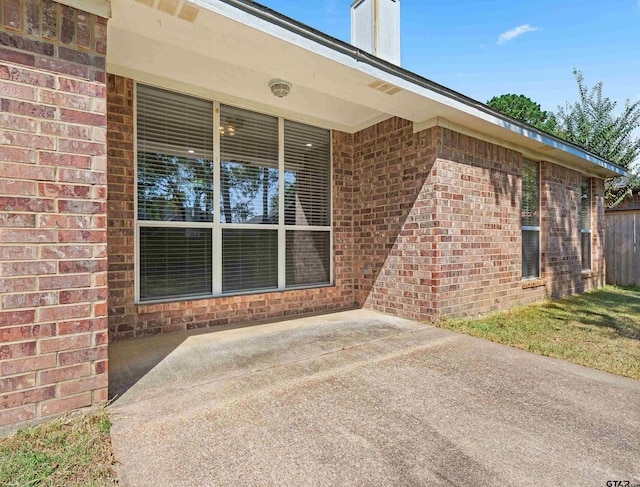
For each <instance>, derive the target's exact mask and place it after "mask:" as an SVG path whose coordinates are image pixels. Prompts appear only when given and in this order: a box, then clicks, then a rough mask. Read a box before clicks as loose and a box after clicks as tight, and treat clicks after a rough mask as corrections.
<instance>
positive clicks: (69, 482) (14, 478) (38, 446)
mask: <svg viewBox="0 0 640 487" xmlns="http://www.w3.org/2000/svg"><path fill="white" fill-rule="evenodd" d="M110 428H111V422H110V421H109V417H108V415H107V413H106V412H104V411H103V412H99V413H97V414H93V415H89V416H73V417H69V418H60V419H57V420H54V421H52V422H50V423H45V424H42V425H39V426H36V427H28V428H23V429H21V430H20V431H18V433H16V435H15V436H11V437H9V438H0V485H2V486H25V487H26V486H29V487H31V486H52V487H57V486H60V487H62V486H65V487H66V486H93V487H98V486H106V485H116V484H117V483H118V481H117V477H116V471H115V460H114V457H113V453H112V450H111V440H110V438H109V431H110Z"/></svg>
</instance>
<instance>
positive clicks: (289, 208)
mask: <svg viewBox="0 0 640 487" xmlns="http://www.w3.org/2000/svg"><path fill="white" fill-rule="evenodd" d="M330 152H331V143H330V135H329V131H328V130H324V129H320V128H316V127H311V126H309V125H304V124H301V123H298V122H291V121H289V120H286V121H285V124H284V170H285V175H284V178H285V179H284V180H285V200H284V204H285V222H286V224H287V225H309V226H327V225H329V224H330V222H331V215H330V208H331V206H330V204H329V196H330V194H331V192H330V186H329V185H330V179H331V166H330Z"/></svg>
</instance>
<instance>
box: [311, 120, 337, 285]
mask: <svg viewBox="0 0 640 487" xmlns="http://www.w3.org/2000/svg"><path fill="white" fill-rule="evenodd" d="M329 160H330V163H329V232H330V234H329V282H330V283H331V284H333V283H334V275H333V273H334V267H335V258H336V256H335V253H334V251H333V163H334V160H333V131H329ZM312 228H316V227H312Z"/></svg>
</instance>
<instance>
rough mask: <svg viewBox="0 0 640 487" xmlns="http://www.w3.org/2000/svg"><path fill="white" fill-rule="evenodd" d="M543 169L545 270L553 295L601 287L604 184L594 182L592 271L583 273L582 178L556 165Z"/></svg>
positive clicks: (550, 293) (548, 165) (602, 276)
mask: <svg viewBox="0 0 640 487" xmlns="http://www.w3.org/2000/svg"><path fill="white" fill-rule="evenodd" d="M543 167H544V169H543V174H544V179H543V181H544V189H543V201H546V205H545V208H546V212H543V225H544V227H545V230H546V234H545V239H546V242H545V246H544V253H543V266H544V267H543V271H544V276H545V277H546V279H547V287H548V292H549V295H550V296H551V297H554V298H555V297H559V296H563V295H567V294H573V293H581V292H583V291H586V290H589V289H593V288H595V287H601V286H603V285H604V280H605V266H604V252H603V250H604V231H605V228H604V223H605V222H604V181H603V180H601V179H592V208H591V211H592V232H593V233H592V239H593V246H592V265H591V269H592V272H590V273H585V274H583V273H582V259H581V245H580V218H579V212H580V201H581V200H580V194H581V192H580V185H581V182H582V175H581V174H580V173H578V172H576V171H573V170H571V169H567V168H565V167H561V166H557V165H554V164H549V163H546V164H544V166H543Z"/></svg>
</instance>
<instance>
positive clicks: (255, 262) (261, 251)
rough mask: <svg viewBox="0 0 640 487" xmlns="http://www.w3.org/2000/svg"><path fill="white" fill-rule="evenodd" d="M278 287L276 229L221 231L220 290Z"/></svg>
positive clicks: (227, 229) (251, 289)
mask: <svg viewBox="0 0 640 487" xmlns="http://www.w3.org/2000/svg"><path fill="white" fill-rule="evenodd" d="M277 287H278V231H277V230H256V229H229V228H225V229H224V230H223V231H222V292H225V293H229V292H234V291H257V290H261V289H277Z"/></svg>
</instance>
